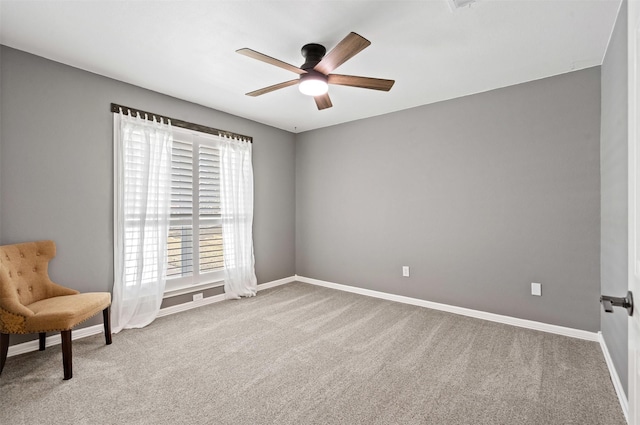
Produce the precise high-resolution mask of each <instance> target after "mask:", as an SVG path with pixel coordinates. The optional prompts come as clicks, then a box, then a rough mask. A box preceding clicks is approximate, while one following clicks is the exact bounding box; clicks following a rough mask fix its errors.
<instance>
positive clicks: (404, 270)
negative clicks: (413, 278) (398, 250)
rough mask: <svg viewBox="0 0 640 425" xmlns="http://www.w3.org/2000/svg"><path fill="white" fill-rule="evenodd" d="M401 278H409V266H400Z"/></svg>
mask: <svg viewBox="0 0 640 425" xmlns="http://www.w3.org/2000/svg"><path fill="white" fill-rule="evenodd" d="M402 276H403V277H409V266H402Z"/></svg>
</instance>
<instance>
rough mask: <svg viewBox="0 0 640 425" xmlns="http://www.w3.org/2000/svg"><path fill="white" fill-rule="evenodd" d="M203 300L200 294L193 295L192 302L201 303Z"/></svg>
mask: <svg viewBox="0 0 640 425" xmlns="http://www.w3.org/2000/svg"><path fill="white" fill-rule="evenodd" d="M203 298H204V296H203V295H202V292H200V293H198V294H193V300H194V301H201V300H202V299H203Z"/></svg>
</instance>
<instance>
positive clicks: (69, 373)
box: [60, 329, 73, 381]
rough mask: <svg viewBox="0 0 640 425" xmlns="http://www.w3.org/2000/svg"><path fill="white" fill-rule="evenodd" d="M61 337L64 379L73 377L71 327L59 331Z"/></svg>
mask: <svg viewBox="0 0 640 425" xmlns="http://www.w3.org/2000/svg"><path fill="white" fill-rule="evenodd" d="M60 337H61V338H62V366H63V368H64V380H65V381H66V380H69V379H71V378H73V364H72V360H71V329H69V330H67V331H62V332H60Z"/></svg>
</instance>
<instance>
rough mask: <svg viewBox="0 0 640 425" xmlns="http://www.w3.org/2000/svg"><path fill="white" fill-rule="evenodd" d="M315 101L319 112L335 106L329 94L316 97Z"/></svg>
mask: <svg viewBox="0 0 640 425" xmlns="http://www.w3.org/2000/svg"><path fill="white" fill-rule="evenodd" d="M314 99H315V101H316V106H317V107H318V110H319V111H322V110H323V109H327V108H331V107H332V106H333V104H332V103H331V98H329V93H325V94H323V95H321V96H315V97H314Z"/></svg>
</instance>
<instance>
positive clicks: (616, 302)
mask: <svg viewBox="0 0 640 425" xmlns="http://www.w3.org/2000/svg"><path fill="white" fill-rule="evenodd" d="M600 302H601V303H602V307H603V308H604V311H605V312H607V313H613V307H622V308H626V309H627V313H629V316H633V294H632V293H631V291H628V292H627V296H626V297H624V298H620V297H611V296H609V295H601V296H600Z"/></svg>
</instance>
